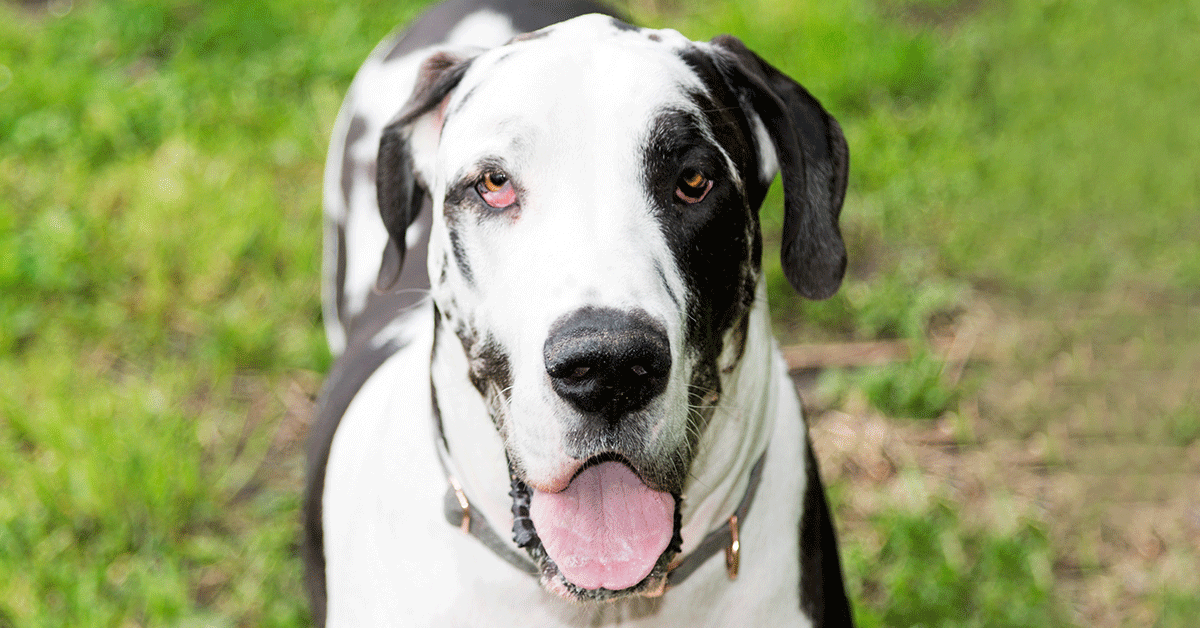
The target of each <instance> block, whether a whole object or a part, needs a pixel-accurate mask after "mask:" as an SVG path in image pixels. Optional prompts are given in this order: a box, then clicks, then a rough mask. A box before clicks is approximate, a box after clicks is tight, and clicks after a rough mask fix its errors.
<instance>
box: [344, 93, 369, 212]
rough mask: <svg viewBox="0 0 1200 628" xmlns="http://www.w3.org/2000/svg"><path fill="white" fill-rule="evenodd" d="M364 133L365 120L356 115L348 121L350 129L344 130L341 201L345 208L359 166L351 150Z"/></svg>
mask: <svg viewBox="0 0 1200 628" xmlns="http://www.w3.org/2000/svg"><path fill="white" fill-rule="evenodd" d="M366 132H367V119H366V118H364V117H362V116H359V115H356V116H354V117H353V118H351V119H350V127H349V128H348V129H346V142H345V144H343V145H342V181H341V183H342V199H343V202H345V204H346V207H350V191H351V190H352V189H353V188H354V179H355V177H356V176H357V175H358V172H357V169H358V166H359V165H360V164H359V163H358V162H357V161H356V160H355V159H354V155H353V152H352V151H351V148H352V147H353V146H354V145H355V144H356V143H357V142H358V140H360V139H362V136H363V135H365V134H366Z"/></svg>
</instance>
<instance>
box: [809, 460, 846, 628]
mask: <svg viewBox="0 0 1200 628" xmlns="http://www.w3.org/2000/svg"><path fill="white" fill-rule="evenodd" d="M805 440H806V441H809V439H805ZM805 458H806V461H805V465H804V466H805V467H806V468H807V469H808V481H807V483H806V486H805V489H804V515H803V519H801V520H800V609H801V610H803V611H804V612H805V613H807V614H808V616H809V617H811V618H812V621H813V626H815V627H817V628H834V627H835V626H836V627H839V628H840V627H842V626H847V627H852V626H854V616H853V614H852V613H851V610H850V602H849V601H848V600H847V599H846V589H845V585H844V584H843V583H842V564H841V561H840V560H839V559H838V548H837V535H836V533H835V532H834V530H833V520H832V518H831V517H830V516H829V505H828V504H827V503H826V502H825V487H824V485H823V484H822V483H821V471H820V469H818V468H817V458H816V456H814V455H813V449H812V442H811V441H809V442H807V443H806V444H805Z"/></svg>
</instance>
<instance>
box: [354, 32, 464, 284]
mask: <svg viewBox="0 0 1200 628" xmlns="http://www.w3.org/2000/svg"><path fill="white" fill-rule="evenodd" d="M472 58H473V57H466V56H459V55H455V54H451V53H448V52H439V53H435V54H434V55H432V56H430V57H429V58H428V59H426V60H425V62H424V63H423V64H422V65H421V69H420V71H419V73H418V75H417V84H416V87H415V88H414V90H413V95H412V97H411V98H410V99H409V101H408V103H407V104H405V105H404V107H403V109H401V111H400V113H399V114H397V115H396V117H395V118H393V119H392V121H391V122H389V123H388V125H387V126H386V127H384V129H383V135H382V137H380V140H379V158H378V160H377V162H376V164H377V167H376V172H375V192H376V196H377V199H378V202H379V215H380V217H381V218H383V225H384V227H386V228H387V232H388V243H387V246H386V247H385V248H384V251H383V260H382V262H381V264H380V266H379V277H378V279H376V282H375V289H376V290H378V291H380V292H390V291H391V290H393V289H394V288H395V287H396V283H397V282H398V281H399V280H400V270H401V268H403V266H404V253H405V250H406V246H405V232H406V231H407V230H408V227H409V225H411V224H412V223H413V221H414V220H416V219H417V215H418V214H420V213H421V206H422V204H423V203H424V201H425V199H426V197H428V196H429V186H430V184H431V183H432V182H431V181H429V177H431V176H432V173H433V159H434V156H435V155H436V153H437V144H438V139H439V137H440V136H441V132H442V122H443V118H444V116H445V106H446V101H447V100H448V99H449V96H450V92H452V91H453V90H454V88H455V87H457V86H458V83H459V81H461V80H462V77H463V74H465V73H466V71H467V68H468V67H469V66H470V63H471V59H472Z"/></svg>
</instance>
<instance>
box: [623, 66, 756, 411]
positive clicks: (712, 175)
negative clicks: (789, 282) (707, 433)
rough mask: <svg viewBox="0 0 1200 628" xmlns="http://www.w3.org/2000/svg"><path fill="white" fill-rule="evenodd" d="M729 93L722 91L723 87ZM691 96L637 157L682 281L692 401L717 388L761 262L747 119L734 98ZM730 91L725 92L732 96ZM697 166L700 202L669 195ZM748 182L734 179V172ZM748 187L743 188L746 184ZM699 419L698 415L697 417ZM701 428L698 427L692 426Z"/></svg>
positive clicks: (659, 122) (660, 123) (667, 115)
mask: <svg viewBox="0 0 1200 628" xmlns="http://www.w3.org/2000/svg"><path fill="white" fill-rule="evenodd" d="M726 91H727V90H726ZM722 95H728V94H722V93H721V92H720V91H718V90H714V94H713V96H714V97H715V98H713V97H709V96H706V95H703V94H693V95H692V98H693V100H694V101H695V102H696V106H697V108H698V110H699V111H701V112H704V113H703V114H702V115H703V116H704V117H700V115H701V114H697V113H695V112H690V111H681V110H668V111H664V112H663V113H661V114H660V115H659V116H658V118H657V119H656V120H655V121H654V122H653V125H652V127H651V131H650V137H649V141H648V142H647V144H646V150H645V154H644V156H643V172H645V173H646V175H645V180H644V185H645V186H646V188H647V190H648V192H649V196H650V198H652V199H654V201H655V204H656V206H657V210H658V216H659V224H660V226H661V229H662V232H663V235H664V238H665V240H666V242H667V244H668V246H669V247H670V250H671V254H672V256H673V257H674V261H675V265H676V267H677V268H679V270H680V272H681V273H682V275H683V278H684V281H685V282H686V285H687V297H686V306H685V307H686V310H687V314H688V317H687V318H688V329H687V337H686V342H687V344H688V346H689V347H691V348H693V350H695V351H697V352H698V353H699V358H700V359H699V362H698V365H697V370H696V373H695V376H694V380H693V382H692V391H691V392H690V394H691V396H692V398H693V399H692V400H693V402H696V401H699V400H701V399H703V398H704V397H705V396H706V395H707V394H708V393H710V392H720V380H719V378H718V376H717V375H718V374H717V360H718V357H719V356H720V354H721V351H722V344H723V339H724V334H725V332H726V331H727V330H729V329H730V328H731V327H732V326H733V325H734V324H735V323H736V322H737V321H738V320H739V319H740V318H741V317H742V315H743V314H744V313H745V311H746V308H747V304H749V303H752V302H753V295H754V286H755V284H756V281H757V275H758V272H759V267H760V263H761V259H760V258H761V250H762V244H761V236H760V235H759V225H758V214H757V212H756V211H755V210H757V205H752V204H751V200H758V201H759V202H761V197H762V193H761V192H760V191H759V190H757V189H755V188H753V186H752V184H751V183H750V182H751V181H757V179H758V177H757V174H752V175H749V176H747V173H757V172H758V163H757V157H756V155H755V151H753V150H751V148H750V146H749V144H748V142H747V139H746V137H747V134H748V133H749V126H748V122H747V121H746V120H745V118H744V117H743V116H741V115H740V112H741V109H740V108H739V107H738V106H737V103H736V100H733V102H732V103H730V102H728V101H725V102H723V101H722V100H718V99H717V98H719V97H720V96H722ZM730 96H731V95H730ZM705 128H707V129H711V131H712V134H713V136H715V137H716V139H717V141H718V142H720V145H721V148H722V149H724V151H725V152H726V153H727V154H729V155H730V157H731V158H732V160H733V162H734V164H735V167H736V168H737V169H738V171H739V172H736V173H735V172H730V171H729V170H728V166H727V165H726V163H727V162H726V161H725V159H724V158H723V157H722V155H721V152H720V150H719V149H718V147H717V146H714V145H711V144H710V142H709V140H708V139H706V137H705V134H704V132H703V130H704V129H705ZM686 169H695V170H698V171H700V172H701V173H703V174H704V175H705V176H706V177H708V178H709V179H711V180H712V181H713V185H712V189H711V190H709V192H708V194H707V196H705V198H704V199H703V200H701V201H700V202H698V203H695V204H686V203H684V202H682V201H680V200H679V199H677V198H676V196H675V189H676V186H677V182H678V180H679V177H680V176H681V174H682V173H683V171H684V170H686ZM738 177H741V178H743V179H745V180H746V184H745V185H738V184H737V182H736V178H738ZM747 188H749V189H747ZM695 418H696V419H702V418H704V417H703V416H697V417H695ZM694 427H696V428H700V429H701V430H702V428H703V427H704V425H695V426H694Z"/></svg>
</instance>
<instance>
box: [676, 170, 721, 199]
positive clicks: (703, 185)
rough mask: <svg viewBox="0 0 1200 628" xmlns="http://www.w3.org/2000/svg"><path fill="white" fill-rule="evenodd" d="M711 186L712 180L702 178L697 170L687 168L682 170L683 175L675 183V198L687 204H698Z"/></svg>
mask: <svg viewBox="0 0 1200 628" xmlns="http://www.w3.org/2000/svg"><path fill="white" fill-rule="evenodd" d="M712 185H713V182H712V179H709V178H708V177H706V176H704V175H703V174H702V173H701V172H700V171H698V170H693V169H691V168H689V169H687V170H684V171H683V174H681V175H679V180H678V181H676V182H675V196H677V197H678V198H679V200H681V201H683V202H685V203H688V204H692V203H699V202H700V201H702V200H704V197H705V196H707V195H708V191H709V190H711V189H712Z"/></svg>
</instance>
